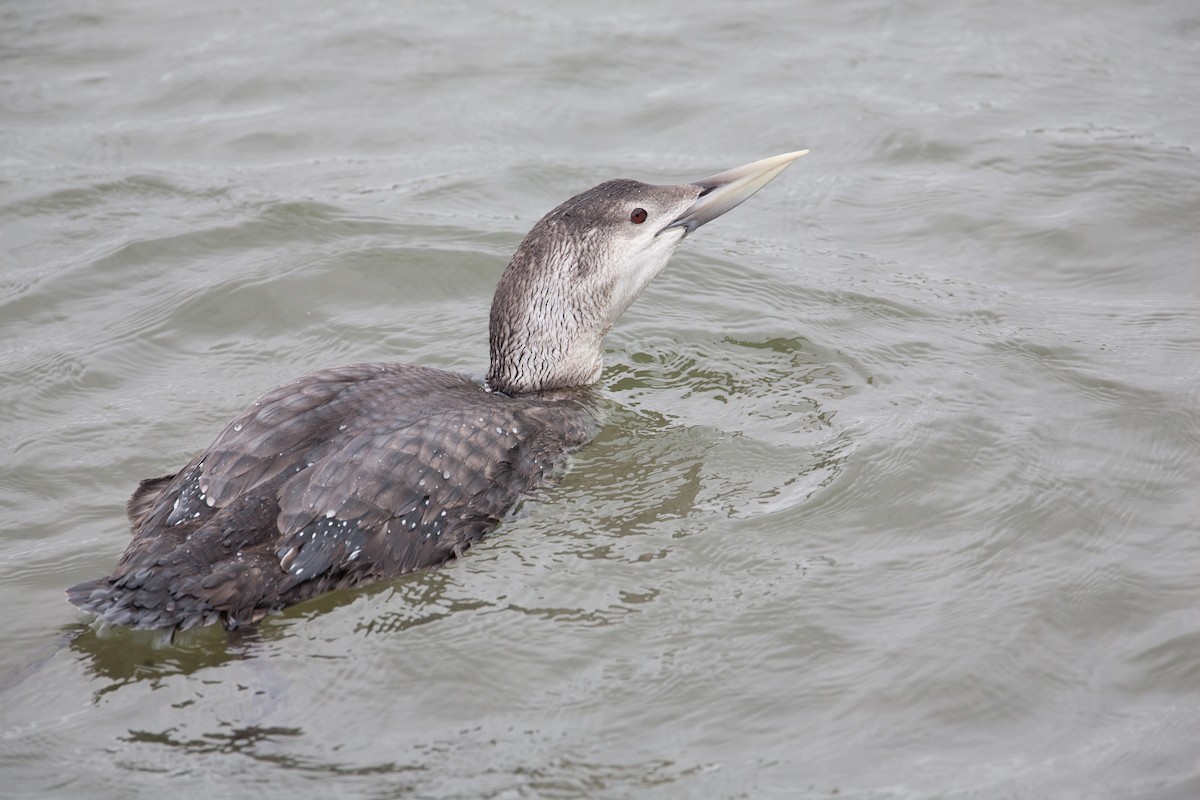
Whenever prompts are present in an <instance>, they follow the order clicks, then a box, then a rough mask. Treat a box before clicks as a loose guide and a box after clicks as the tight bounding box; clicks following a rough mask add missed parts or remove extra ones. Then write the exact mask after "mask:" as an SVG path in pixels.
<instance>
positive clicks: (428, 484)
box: [68, 364, 596, 628]
mask: <svg viewBox="0 0 1200 800" xmlns="http://www.w3.org/2000/svg"><path fill="white" fill-rule="evenodd" d="M591 398H592V395H591V394H590V392H588V391H585V390H576V391H568V392H559V393H557V394H556V395H554V396H534V397H530V396H526V397H515V398H510V397H507V396H505V395H502V394H495V393H490V392H488V391H486V390H485V389H484V388H483V387H481V386H480V385H478V384H476V383H474V382H472V381H471V380H469V379H468V378H467V377H465V376H462V375H458V374H454V373H449V372H444V371H441V370H435V369H428V368H424V367H415V366H407V365H400V364H356V365H352V366H346V367H338V368H335V369H329V370H325V371H322V372H317V373H313V374H311V375H308V376H305V377H304V378H301V379H299V380H297V381H294V382H293V383H290V384H288V385H285V386H282V387H280V388H278V389H275V390H274V391H272V392H270V393H268V394H266V395H264V396H263V397H262V398H260V399H259V400H257V401H256V402H255V403H254V404H253V405H252V406H251V407H250V408H248V409H247V410H246V411H245V412H244V413H243V414H242V415H241V416H240V417H238V418H237V419H236V420H234V421H233V422H232V423H231V424H230V425H229V426H228V427H227V428H226V429H225V430H224V431H223V432H222V433H221V434H220V436H218V437H217V439H216V441H215V442H213V444H212V445H211V446H210V447H209V448H208V449H207V450H205V451H204V452H203V453H202V454H201V455H200V456H198V457H197V458H195V459H194V460H193V461H192V462H191V463H189V464H188V465H187V466H185V467H184V468H183V469H181V470H180V471H179V472H178V473H176V474H174V475H167V476H163V477H161V478H153V479H149V480H145V481H142V483H141V484H140V485H139V486H138V488H137V490H136V491H135V492H134V494H133V497H132V498H130V501H129V504H128V512H129V519H130V523H131V527H132V532H133V540H132V541H131V542H130V544H129V546H128V548H127V549H126V551H125V553H124V555H123V556H122V558H121V561H120V563H119V564H118V566H117V569H116V570H115V571H114V572H113V574H112V575H111V576H109V577H107V578H102V579H99V580H96V581H89V582H87V583H83V584H79V585H78V586H74V587H72V588H71V589H69V590H68V595H69V598H70V600H71V602H73V603H74V604H75V605H77V606H79V607H80V608H83V609H85V610H87V611H91V612H94V613H96V614H98V615H100V616H101V617H103V618H105V619H106V620H108V621H110V622H113V623H117V624H123V625H131V626H134V627H141V628H189V627H192V626H194V625H201V624H209V623H211V622H217V621H221V622H224V623H225V624H226V625H227V626H228V627H236V626H237V625H239V624H243V623H246V622H252V621H255V620H258V619H260V618H261V617H262V616H263V615H265V614H266V613H268V612H270V611H272V610H275V609H278V608H281V607H283V606H286V605H290V604H292V603H297V602H300V601H302V600H305V599H307V598H309V597H313V596H315V595H317V594H320V593H322V592H325V591H328V590H330V589H335V588H343V587H348V586H354V585H356V584H360V583H363V582H366V581H371V580H379V579H383V578H389V577H393V576H395V575H400V574H402V573H405V572H410V571H412V570H416V569H421V568H424V567H430V566H435V565H438V564H441V563H442V562H444V561H446V560H448V559H449V558H452V557H454V556H456V555H459V554H461V553H462V552H463V551H464V550H465V549H467V548H468V547H470V546H471V545H472V544H473V543H474V542H475V541H477V540H478V539H479V538H480V537H482V536H483V535H485V534H486V533H487V532H489V531H490V530H491V529H492V528H494V527H495V526H496V524H497V523H498V522H499V520H500V519H501V518H502V517H503V516H504V514H505V513H506V512H507V511H508V510H509V509H510V508H512V506H513V505H514V504H515V503H516V501H517V500H518V499H519V497H520V495H521V494H522V493H523V492H525V491H528V490H530V489H532V488H535V487H536V486H538V485H540V484H541V483H542V482H543V481H544V480H545V479H546V477H547V476H548V475H550V474H552V472H553V471H554V470H555V468H556V467H557V466H558V465H559V463H560V462H561V459H562V456H563V455H564V454H565V453H567V452H569V451H571V450H573V449H575V448H577V447H579V446H581V445H583V444H584V443H586V442H587V441H588V440H590V439H591V438H592V436H593V435H594V433H595V430H596V423H595V419H594V416H593V413H592V411H593V405H592V401H591Z"/></svg>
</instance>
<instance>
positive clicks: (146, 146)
mask: <svg viewBox="0 0 1200 800" xmlns="http://www.w3.org/2000/svg"><path fill="white" fill-rule="evenodd" d="M0 26H2V27H0V31H2V32H3V33H2V36H3V38H2V40H0V48H2V49H0V53H2V55H0V59H2V60H0V63H2V64H3V69H2V70H0V76H2V77H0V108H2V109H3V110H2V111H0V120H2V122H3V124H2V125H0V158H2V159H3V170H2V171H0V187H2V188H0V248H2V254H0V259H2V261H3V267H2V268H0V371H2V374H3V375H4V380H3V382H2V383H0V444H2V445H3V449H2V450H0V452H2V453H3V455H2V456H0V498H2V499H0V607H2V608H4V609H5V613H4V614H3V615H2V618H0V641H3V642H4V643H5V647H4V648H3V652H0V779H2V780H3V785H4V787H5V788H4V790H5V792H6V793H7V794H8V795H10V796H14V797H15V796H31V797H35V796H36V797H55V796H75V795H78V794H79V793H81V792H83V793H84V794H86V795H87V796H89V797H113V798H116V797H123V798H124V797H160V796H162V795H163V794H165V793H167V792H170V793H171V794H172V795H173V796H178V797H209V796H214V795H215V796H234V797H237V796H254V797H260V798H262V797H294V796H297V795H299V796H314V795H319V796H340V797H365V798H375V797H497V798H515V797H556V798H568V797H612V798H619V797H663V798H668V797H669V798H674V797H713V798H718V797H720V798H725V797H769V796H776V797H832V796H837V797H846V798H926V797H938V798H964V797H972V798H1013V797H1029V798H1045V797H1057V798H1069V797H1078V798H1107V797H1111V798H1128V797H1154V798H1180V799H1182V798H1190V797H1195V796H1200V759H1198V758H1197V754H1196V753H1197V749H1196V742H1197V741H1200V666H1198V665H1200V611H1198V610H1197V609H1198V608H1200V603H1198V602H1197V601H1198V599H1200V591H1198V589H1197V576H1198V570H1200V539H1198V538H1197V533H1198V525H1197V519H1198V518H1200V488H1197V487H1200V408H1198V401H1200V298H1198V294H1200V259H1198V257H1197V255H1196V253H1197V252H1198V251H1197V244H1198V239H1200V236H1198V235H1197V233H1198V225H1197V220H1200V158H1198V156H1197V147H1198V146H1200V142H1198V141H1197V131H1200V103H1198V102H1197V101H1200V15H1198V14H1197V11H1196V9H1195V6H1194V4H1191V3H1186V2H1157V3H1142V4H1126V3H1113V2H1109V3H1105V2H1101V3H1073V2H1039V3H1019V2H1018V3H1011V2H1010V3H989V2H983V0H975V1H974V2H964V3H956V4H950V3H944V4H896V3H880V2H848V3H838V4H831V3H829V4H827V3H816V4H799V3H782V2H781V3H760V4H755V5H753V6H752V5H749V4H742V5H738V4H731V3H716V2H705V1H701V2H693V3H690V4H688V6H687V8H686V9H682V8H679V7H669V6H667V5H665V4H662V5H654V4H648V3H629V2H615V3H606V4H603V5H602V6H596V7H584V6H583V5H571V6H568V5H566V4H552V3H545V2H529V1H528V0H526V1H525V2H521V3H490V4H483V3H452V2H447V3H439V4H384V3H358V4H341V5H340V6H338V7H336V8H335V7H334V6H331V5H329V4H325V3H312V2H304V3H291V4H288V5H287V6H286V8H284V7H279V8H277V7H275V5H274V4H266V3H263V4H246V3H232V2H228V1H227V0H217V2H211V3H167V2H163V0H142V2H136V1H135V0H128V1H126V2H115V3H114V2H109V3H98V2H91V3H88V2H84V3H78V2H77V3H71V4H68V3H59V2H43V3H31V2H14V3H9V4H7V5H6V6H5V7H4V9H3V11H0ZM802 147H809V148H812V151H813V152H812V154H811V155H810V156H808V157H807V158H805V159H803V160H801V161H799V162H797V163H796V164H795V165H793V166H792V167H791V168H790V169H789V170H788V171H787V172H785V173H784V174H783V175H782V176H780V178H778V179H777V180H776V181H775V182H774V183H773V184H772V185H771V186H769V187H768V188H767V189H765V190H764V191H763V192H762V193H761V194H760V195H758V196H756V197H755V198H754V199H753V200H752V201H750V202H749V203H747V204H746V205H745V206H743V207H741V208H739V209H738V210H736V211H734V212H732V213H731V214H729V216H727V217H725V218H723V219H721V220H719V221H718V222H716V223H714V224H712V225H710V226H707V227H705V228H704V229H702V230H701V231H700V232H698V233H697V234H696V236H695V237H693V238H692V239H691V240H690V241H689V242H688V243H687V244H685V246H684V247H683V248H682V249H681V251H680V252H679V254H678V255H677V256H676V258H675V260H674V262H673V263H672V266H671V267H670V268H669V269H668V271H667V272H666V273H664V274H663V275H662V276H661V278H660V279H659V280H658V281H657V282H656V283H655V285H654V286H652V287H651V289H650V290H649V291H648V292H647V293H646V295H645V296H644V297H643V298H642V299H641V300H640V301H639V302H638V304H636V305H635V306H634V308H633V309H631V310H630V312H629V313H628V314H627V315H626V317H625V318H623V319H622V321H621V322H620V324H619V325H618V326H617V328H616V329H615V330H614V331H613V333H612V334H611V335H610V337H609V339H608V350H607V356H606V363H607V369H606V371H605V375H604V379H603V383H604V386H605V387H606V394H607V397H608V404H609V406H610V408H609V421H608V424H607V427H606V428H605V430H604V432H603V433H602V435H601V436H600V438H599V439H598V440H597V442H596V443H595V444H594V445H593V446H592V447H590V448H589V449H587V450H586V451H584V452H583V453H581V454H580V455H579V456H578V457H577V458H576V460H575V462H574V464H573V467H572V471H571V472H570V473H569V475H568V476H567V477H566V479H565V481H564V483H563V485H562V486H560V487H559V488H558V490H556V491H554V492H551V493H547V494H545V495H544V496H541V497H539V498H537V500H536V501H535V502H530V503H527V504H525V505H524V507H523V508H522V509H521V511H520V513H519V514H518V516H517V517H516V518H515V519H513V520H511V521H509V522H507V523H506V524H505V525H504V526H502V529H501V530H502V535H498V536H496V537H495V538H492V539H490V540H488V541H487V542H485V543H484V544H482V545H481V546H479V547H478V548H476V549H475V550H473V551H472V553H471V555H470V556H469V557H468V558H466V559H464V560H462V561H461V562H458V563H456V564H454V565H452V566H451V567H449V568H447V569H445V570H442V571H438V572H433V573H429V574H423V575H417V576H412V577H409V578H405V579H403V580H399V581H396V582H394V583H389V584H384V585H381V586H377V587H374V588H372V589H369V590H364V591H359V592H349V593H338V594H333V595H329V596H326V597H324V598H321V599H319V600H317V601H315V602H312V603H310V604H306V605H304V606H300V607H297V608H294V609H291V610H289V611H288V612H287V613H285V614H283V615H281V616H279V617H274V618H272V619H270V620H269V621H268V622H266V623H265V624H264V625H262V626H261V628H260V629H259V630H258V631H257V632H255V633H254V634H252V635H250V636H247V637H243V638H237V639H228V638H227V637H225V636H224V635H223V634H222V633H220V632H219V631H203V632H200V633H198V634H195V635H192V636H189V637H184V638H183V639H182V640H181V641H179V642H177V643H176V644H175V645H174V646H166V645H162V644H160V643H155V642H154V641H153V640H152V638H151V637H147V636H142V635H133V634H130V633H129V632H122V631H117V632H109V633H107V634H102V633H97V632H96V631H94V630H92V629H91V628H89V627H88V625H87V620H86V619H85V618H84V617H83V616H82V615H79V614H77V613H76V612H75V611H74V610H73V609H72V608H71V607H69V606H68V605H67V604H66V603H65V602H64V599H63V594H62V590H63V588H64V587H66V586H68V585H70V584H72V583H75V582H77V581H80V580H84V579H86V578H90V577H95V576H97V575H101V574H104V573H106V572H107V571H108V570H109V569H111V567H112V566H113V565H114V564H115V562H116V559H117V557H118V555H119V553H120V552H121V550H122V549H123V547H124V545H125V541H126V538H127V533H126V530H125V525H124V521H123V512H122V505H123V503H124V501H125V499H126V498H127V496H128V495H129V493H130V491H131V490H132V488H133V487H134V485H135V484H136V481H137V480H138V479H139V478H142V477H147V476H151V475H157V474H161V473H163V472H166V471H169V470H171V469H173V468H176V467H178V466H179V465H181V464H183V463H184V462H185V461H186V460H187V459H188V458H189V457H190V456H191V455H192V454H193V453H194V452H196V451H197V450H198V449H200V448H202V447H203V446H204V445H205V444H207V442H208V441H210V440H211V438H212V437H213V436H214V435H215V433H216V432H217V431H218V430H219V428H220V427H221V426H222V425H223V424H224V423H225V422H226V421H227V420H228V419H229V418H231V417H232V416H233V415H234V414H235V413H236V412H237V411H238V410H239V409H240V408H241V407H242V406H243V405H244V404H246V403H247V402H249V401H250V400H251V399H252V398H254V397H255V396H257V395H258V394H259V393H261V392H263V391H265V390H266V389H268V388H270V387H272V386H275V385H277V384H279V383H281V382H283V381H286V380H288V379H290V378H292V377H295V376H297V375H300V374H303V373H304V372H307V371H309V370H312V369H315V368H317V367H322V366H328V365H333V364H338V363H347V362H351V361H360V360H372V359H402V360H405V361H411V362H416V363H422V364H428V365H432V366H439V367H444V368H449V369H460V370H465V371H471V372H481V371H482V369H483V366H484V364H485V361H486V340H485V334H484V331H485V328H486V318H487V309H488V303H489V301H490V297H491V290H492V287H493V285H494V283H495V280H496V278H497V277H498V276H499V273H500V271H501V269H502V268H503V265H504V263H505V262H506V260H507V258H508V256H509V254H510V253H511V251H512V249H513V247H514V246H515V245H516V243H517V241H519V239H520V237H521V236H522V235H523V233H524V232H525V231H526V230H527V229H528V227H529V226H530V225H531V224H532V223H533V221H534V220H536V219H537V217H538V216H540V215H541V214H542V213H544V212H545V211H546V210H548V209H549V208H551V207H553V206H554V205H555V204H557V203H558V202H560V201H561V200H562V199H564V198H565V197H567V196H569V195H570V194H573V193H575V192H577V191H581V190H582V189H584V188H587V187H588V186H591V185H593V184H595V183H598V182H599V181H601V180H604V179H607V178H610V177H616V176H629V177H636V178H640V179H643V180H651V181H660V182H668V181H681V180H687V179H693V178H698V177H701V176H704V175H708V174H711V173H713V172H715V171H718V170H721V169H725V168H728V167H732V166H735V165H738V164H742V163H746V162H748V161H751V160H754V159H757V158H761V157H764V156H768V155H773V154H775V153H780V152H785V151H788V150H793V149H797V148H802Z"/></svg>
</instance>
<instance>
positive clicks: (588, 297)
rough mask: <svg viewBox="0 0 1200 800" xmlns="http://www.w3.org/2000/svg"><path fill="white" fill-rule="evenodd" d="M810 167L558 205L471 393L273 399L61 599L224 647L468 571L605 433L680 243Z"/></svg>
mask: <svg viewBox="0 0 1200 800" xmlns="http://www.w3.org/2000/svg"><path fill="white" fill-rule="evenodd" d="M807 152H808V151H807V150H800V151H796V152H792V153H785V154H783V155H778V156H775V157H773V158H767V159H763V160H762V161H756V162H754V163H752V164H747V165H745V166H742V167H737V168H735V169H731V170H727V171H725V172H721V173H719V174H717V175H713V176H712V177H709V178H704V179H702V180H698V181H694V182H692V183H684V184H679V185H651V184H645V183H640V182H638V181H634V180H628V179H618V180H612V181H608V182H606V183H602V184H600V185H599V186H596V187H594V188H592V189H589V190H587V191H585V192H583V193H582V194H579V195H577V196H575V197H572V198H571V199H570V200H567V201H566V202H564V203H563V204H562V205H560V206H558V207H557V208H555V209H554V210H553V211H551V212H550V213H548V214H546V216H544V217H542V219H541V220H540V221H539V222H538V223H537V224H536V225H534V227H533V228H532V230H530V232H529V233H528V235H526V236H525V238H524V240H523V241H522V242H521V244H520V245H519V246H518V247H517V250H516V253H515V254H514V255H513V257H512V260H511V261H510V262H509V264H508V267H507V269H505V271H504V273H503V274H502V275H501V277H500V281H499V283H498V285H497V287H496V293H495V296H494V298H493V301H492V308H491V317H490V326H489V328H490V329H489V333H490V353H491V360H490V366H489V368H488V371H487V377H486V380H485V381H484V382H483V383H482V384H480V383H477V382H475V381H473V380H471V379H470V378H469V377H467V376H465V375H460V374H456V373H451V372H445V371H442V370H437V369H431V368H428V367H421V366H412V365H405V364H395V363H370V364H356V365H351V366H343V367H335V368H332V369H326V370H322V371H319V372H314V373H312V374H310V375H307V376H305V377H302V378H299V379H297V380H295V381H293V382H292V383H289V384H287V385H285V386H281V387H279V388H277V389H275V390H273V391H271V392H268V393H267V394H265V395H263V396H262V397H260V398H259V399H258V400H256V401H255V402H254V403H253V405H251V406H250V407H249V408H248V409H246V410H245V411H244V412H243V413H242V414H241V416H239V417H238V418H237V419H235V420H234V421H233V422H231V423H230V424H229V426H228V427H226V428H225V430H224V431H222V432H221V434H220V435H219V436H217V438H216V441H214V442H213V443H212V445H211V446H209V447H208V449H207V450H205V451H204V452H203V453H201V454H200V455H198V456H196V458H194V459H193V460H192V461H191V462H190V463H188V464H187V465H186V466H185V467H183V468H182V469H180V470H179V471H178V472H176V473H173V474H170V475H164V476H162V477H158V478H149V479H147V480H143V481H142V482H141V483H140V484H139V485H138V487H137V489H136V490H135V491H134V493H133V496H132V497H131V498H130V499H129V502H128V505H127V507H126V510H127V513H128V516H129V521H130V528H131V532H132V535H133V538H132V541H130V543H129V545H128V547H127V548H126V549H125V553H124V554H123V555H122V556H121V559H120V562H119V563H118V564H117V567H116V570H115V571H114V572H113V573H112V574H111V575H109V576H108V577H105V578H99V579H97V580H91V581H87V582H84V583H80V584H78V585H76V586H72V587H71V588H69V589H68V590H67V596H68V599H69V600H70V602H71V603H73V604H75V605H76V606H78V607H79V608H81V609H83V610H84V611H87V612H91V613H92V614H95V615H96V616H98V617H99V618H100V619H102V620H103V621H105V622H107V623H111V624H114V625H124V626H129V627H133V628H147V629H166V630H169V631H170V632H172V633H173V632H174V631H176V630H186V629H188V628H192V627H196V626H202V625H211V624H215V623H218V622H219V623H222V624H223V625H224V626H225V627H226V628H228V629H230V630H232V629H235V628H238V627H239V626H243V625H249V624H253V623H255V622H258V621H259V620H261V619H262V618H263V617H264V616H265V615H267V614H268V613H272V612H275V611H278V610H280V609H282V608H283V607H285V606H288V605H291V604H294V603H299V602H301V601H303V600H307V599H309V598H311V597H314V596H316V595H318V594H321V593H324V592H326V591H330V590H333V589H340V588H347V587H352V586H359V585H362V584H365V583H369V582H373V581H379V580H383V579H387V578H392V577H395V576H397V575H401V574H404V573H407V572H411V571H414V570H419V569H424V568H430V567H435V566H438V565H440V564H443V563H445V562H446V561H449V560H450V559H452V558H455V557H458V556H461V555H462V554H463V553H464V552H465V551H466V550H467V549H468V548H469V547H471V545H473V544H474V543H475V542H476V541H478V540H479V539H480V538H481V537H483V536H484V535H486V534H487V533H489V532H490V531H491V530H492V529H493V528H495V527H496V525H497V524H498V523H499V522H500V520H501V519H502V518H503V517H504V515H505V514H506V513H507V512H508V511H510V510H511V509H512V508H513V507H514V506H515V505H516V504H517V502H518V501H519V500H520V499H521V497H522V496H523V495H524V494H526V493H527V492H529V491H530V490H532V489H535V488H537V487H538V486H541V485H544V484H545V483H546V482H547V481H548V480H550V479H552V478H553V477H554V475H555V474H556V469H557V468H560V467H561V463H562V461H563V459H564V457H565V455H566V454H568V453H570V452H571V451H573V450H576V449H578V448H579V447H582V446H583V445H584V444H586V443H587V442H588V441H590V440H591V438H592V437H593V436H594V435H595V434H596V432H597V430H598V423H597V422H596V418H595V416H594V413H593V412H594V403H593V400H594V397H595V395H594V392H593V385H594V384H595V383H596V381H597V380H598V379H599V378H600V369H601V356H602V347H603V340H604V336H605V334H607V333H608V331H609V329H610V328H611V327H612V325H613V323H614V322H616V320H617V318H618V317H619V316H621V314H622V313H623V312H624V311H625V310H626V309H627V308H628V307H629V306H630V304H632V303H633V301H634V300H635V299H636V298H637V297H638V295H639V294H641V292H642V290H643V289H645V288H646V286H647V285H648V284H649V283H650V281H651V280H652V279H653V278H654V277H655V276H656V275H658V273H659V272H661V271H662V269H663V268H664V267H665V266H666V264H667V261H668V260H669V259H670V257H671V254H672V253H673V252H674V250H675V248H676V247H677V246H678V245H679V243H680V242H682V241H683V239H684V238H686V237H687V236H688V235H689V234H690V233H692V231H694V230H695V229H696V228H698V227H699V226H701V225H703V224H705V223H706V222H709V221H710V220H713V219H715V218H716V217H719V216H720V215H722V214H724V213H725V212H726V211H729V210H730V209H731V208H733V207H734V206H736V205H738V204H739V203H741V202H742V201H744V200H746V199H747V198H749V197H750V196H751V195H753V194H754V193H755V192H757V191H758V190H759V189H760V188H762V187H763V186H764V185H766V184H767V183H768V182H769V181H771V180H772V179H773V178H774V177H775V176H776V175H778V174H779V173H780V172H781V171H782V170H783V169H784V168H785V167H787V166H788V165H789V164H791V163H792V162H793V161H794V160H796V159H797V158H799V157H800V156H802V155H804V154H805V153H807Z"/></svg>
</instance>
